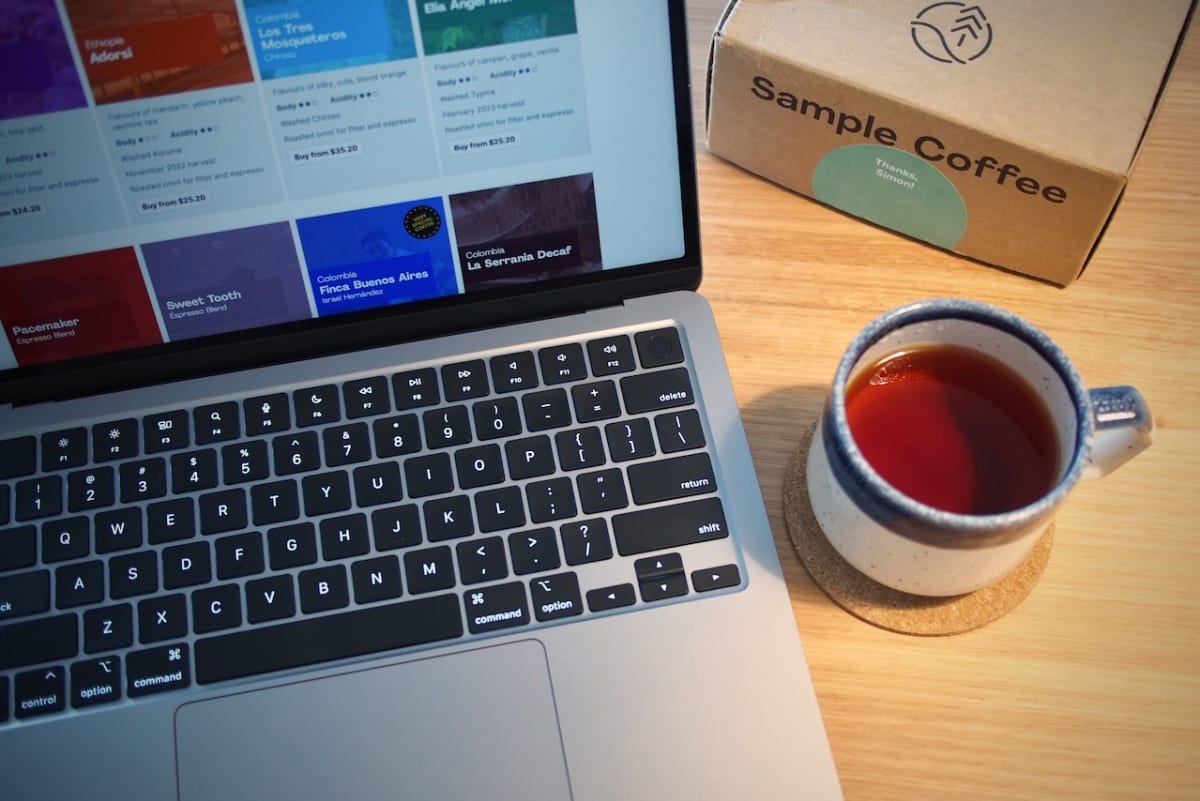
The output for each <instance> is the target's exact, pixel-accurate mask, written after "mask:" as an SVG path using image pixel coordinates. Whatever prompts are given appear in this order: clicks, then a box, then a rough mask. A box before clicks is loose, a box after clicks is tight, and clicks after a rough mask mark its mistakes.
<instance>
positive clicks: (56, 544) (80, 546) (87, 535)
mask: <svg viewBox="0 0 1200 801" xmlns="http://www.w3.org/2000/svg"><path fill="white" fill-rule="evenodd" d="M91 530H92V526H91V522H90V521H89V520H88V519H87V518H86V517H68V518H65V519H63V520H51V521H48V522H45V523H43V524H42V561H43V562H46V563H51V562H62V561H65V560H67V559H81V558H83V557H85V556H87V555H88V552H89V551H90V550H91V547H92V546H91ZM4 536H5V535H4V533H3V532H0V551H2V550H3V543H4ZM30 564H32V562H31V563H30Z"/></svg>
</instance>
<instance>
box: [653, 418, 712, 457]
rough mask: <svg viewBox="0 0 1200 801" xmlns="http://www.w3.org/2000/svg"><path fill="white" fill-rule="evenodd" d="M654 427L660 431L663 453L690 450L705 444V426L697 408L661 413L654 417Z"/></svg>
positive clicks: (659, 437) (659, 441)
mask: <svg viewBox="0 0 1200 801" xmlns="http://www.w3.org/2000/svg"><path fill="white" fill-rule="evenodd" d="M654 429H655V431H657V432H658V446H659V447H660V448H662V452H663V453H677V452H678V451H688V450H693V449H695V448H702V447H704V445H705V440H704V426H703V425H702V424H701V423H700V413H699V412H697V411H696V410H695V409H684V410H683V411H680V412H668V413H666V414H660V415H658V416H657V417H655V418H654Z"/></svg>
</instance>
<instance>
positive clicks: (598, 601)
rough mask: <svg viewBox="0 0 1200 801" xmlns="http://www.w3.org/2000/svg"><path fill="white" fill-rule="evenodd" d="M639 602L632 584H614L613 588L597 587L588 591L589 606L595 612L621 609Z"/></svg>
mask: <svg viewBox="0 0 1200 801" xmlns="http://www.w3.org/2000/svg"><path fill="white" fill-rule="evenodd" d="M636 601H637V596H636V595H634V592H633V585H632V584H614V585H613V586H611V587H597V588H596V589H594V590H588V594H587V605H588V609H590V610H591V611H593V612H607V611H609V610H610V609H620V608H621V607H624V606H633V605H634V603H635V602H636Z"/></svg>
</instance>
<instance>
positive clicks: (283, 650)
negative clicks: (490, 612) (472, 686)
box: [196, 595, 462, 684]
mask: <svg viewBox="0 0 1200 801" xmlns="http://www.w3.org/2000/svg"><path fill="white" fill-rule="evenodd" d="M460 636H462V612H461V611H460V607H459V604H458V599H457V598H456V597H455V596H453V595H438V596H434V597H430V598H419V599H416V600H412V601H402V602H400V603H394V604H387V605H385V606H372V607H367V608H364V609H355V610H353V611H348V612H341V613H338V614H334V615H326V616H323V617H316V618H311V619H305V620H298V621H295V622H292V623H284V624H280V625H276V626H270V627H266V628H262V627H260V628H257V629H251V630H247V631H237V632H232V633H230V634H221V635H217V636H215V637H208V638H204V639H200V640H197V642H196V681H198V682H199V683H200V684H209V683H212V682H217V681H225V680H227V679H235V678H240V677H242V676H255V675H258V674H260V673H267V672H270V671H274V670H285V669H287V668H295V667H301V666H304V665H311V664H316V663H319V662H327V661H331V660H334V659H344V658H347V657H351V656H361V655H364V654H372V653H378V652H381V651H388V650H392V649H395V648H405V647H408V646H412V645H421V644H423V643H429V642H436V641H439V640H448V639H453V638H455V637H460Z"/></svg>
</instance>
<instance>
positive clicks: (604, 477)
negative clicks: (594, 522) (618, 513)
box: [575, 467, 629, 515]
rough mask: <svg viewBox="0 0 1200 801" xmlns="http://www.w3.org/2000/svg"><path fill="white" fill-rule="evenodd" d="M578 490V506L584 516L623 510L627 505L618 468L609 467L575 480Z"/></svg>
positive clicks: (623, 483)
mask: <svg viewBox="0 0 1200 801" xmlns="http://www.w3.org/2000/svg"><path fill="white" fill-rule="evenodd" d="M575 484H576V486H577V487H578V488H579V506H580V508H582V509H583V512H584V514H589V515H594V514H599V513H601V512H611V511H613V510H614V509H624V508H625V507H626V506H628V505H629V497H628V496H627V495H626V494H625V478H624V476H622V475H621V471H620V470H619V469H618V468H615V467H610V468H608V469H605V470H597V471H596V472H594V473H583V474H581V475H579V476H576V478H575Z"/></svg>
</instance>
